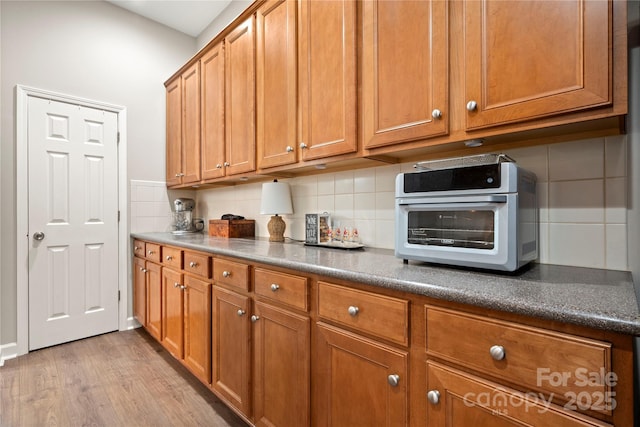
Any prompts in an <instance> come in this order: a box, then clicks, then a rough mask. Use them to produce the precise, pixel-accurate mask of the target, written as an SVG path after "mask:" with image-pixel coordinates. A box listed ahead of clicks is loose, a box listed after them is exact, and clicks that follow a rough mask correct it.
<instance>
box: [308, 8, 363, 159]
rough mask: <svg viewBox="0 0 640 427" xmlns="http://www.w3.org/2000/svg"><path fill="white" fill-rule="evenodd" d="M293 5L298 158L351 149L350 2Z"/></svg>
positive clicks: (353, 63) (353, 45)
mask: <svg viewBox="0 0 640 427" xmlns="http://www.w3.org/2000/svg"><path fill="white" fill-rule="evenodd" d="M299 6H300V11H299V16H300V19H299V22H298V23H299V34H300V38H299V49H298V52H299V55H298V57H299V58H300V61H299V64H298V67H299V72H298V76H299V84H300V88H299V90H300V109H301V112H300V117H301V121H302V122H301V129H302V134H301V144H305V146H306V148H304V149H302V150H301V156H302V159H303V160H310V159H319V158H324V157H329V156H334V155H338V154H347V153H352V152H355V151H356V150H357V149H358V144H357V139H356V123H357V101H356V100H357V98H356V93H357V79H356V2H355V1H352V0H301V1H300V3H299Z"/></svg>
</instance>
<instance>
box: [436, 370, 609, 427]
mask: <svg viewBox="0 0 640 427" xmlns="http://www.w3.org/2000/svg"><path fill="white" fill-rule="evenodd" d="M427 390H428V391H427V393H425V395H424V396H425V405H427V420H426V425H427V426H428V427H445V426H452V425H453V426H474V427H516V426H553V427H587V426H603V425H605V424H602V423H601V422H600V421H598V420H595V419H592V418H589V417H586V416H582V415H579V414H576V413H575V412H571V411H566V410H563V409H562V407H560V406H557V405H554V404H551V403H549V397H545V396H539V395H538V394H537V393H533V392H531V393H522V392H517V391H515V390H510V389H508V388H506V387H502V386H499V385H497V384H494V383H491V382H489V381H485V380H483V379H481V378H478V377H475V376H473V375H469V374H466V373H464V372H461V371H458V370H455V369H453V368H449V367H447V366H444V365H440V364H438V363H435V362H427ZM436 393H437V395H436ZM607 425H608V424H607Z"/></svg>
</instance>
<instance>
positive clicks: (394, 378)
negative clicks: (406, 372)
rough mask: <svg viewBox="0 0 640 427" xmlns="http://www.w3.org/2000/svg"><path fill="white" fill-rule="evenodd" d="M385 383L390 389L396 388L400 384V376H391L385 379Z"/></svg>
mask: <svg viewBox="0 0 640 427" xmlns="http://www.w3.org/2000/svg"><path fill="white" fill-rule="evenodd" d="M387 382H388V383H389V385H390V386H391V387H398V383H399V382H400V375H396V374H392V375H389V376H388V377H387Z"/></svg>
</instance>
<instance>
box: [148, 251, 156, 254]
mask: <svg viewBox="0 0 640 427" xmlns="http://www.w3.org/2000/svg"><path fill="white" fill-rule="evenodd" d="M147 253H148V254H149V255H153V254H154V253H155V252H153V251H147Z"/></svg>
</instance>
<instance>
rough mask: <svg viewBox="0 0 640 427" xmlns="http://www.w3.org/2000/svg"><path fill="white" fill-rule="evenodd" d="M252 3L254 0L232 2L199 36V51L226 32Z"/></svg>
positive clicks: (197, 41) (234, 0) (233, 0)
mask: <svg viewBox="0 0 640 427" xmlns="http://www.w3.org/2000/svg"><path fill="white" fill-rule="evenodd" d="M252 3H253V0H232V1H231V3H229V6H227V7H226V8H225V9H224V10H223V11H222V13H220V15H218V16H217V17H216V18H215V19H214V20H213V21H211V23H210V24H209V25H208V26H207V28H205V29H204V30H202V32H201V33H200V34H199V35H198V37H197V39H196V43H197V46H198V49H202V48H203V47H204V46H205V45H206V44H207V43H209V41H210V40H211V39H213V38H214V37H215V36H217V35H218V34H219V33H220V31H222V30H224V28H225V27H226V26H227V25H229V24H230V23H231V22H233V20H234V19H236V18H237V17H238V16H240V14H241V13H242V12H244V11H245V9H247V8H248V7H249V6H250V5H251V4H252Z"/></svg>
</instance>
